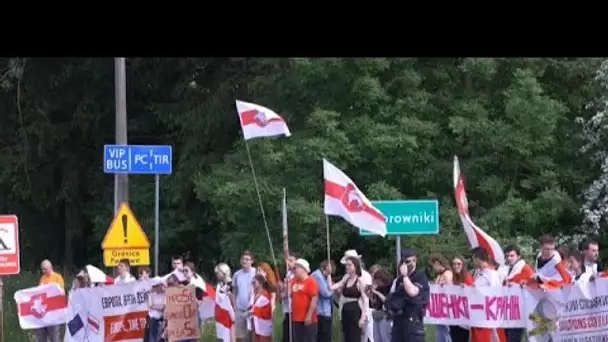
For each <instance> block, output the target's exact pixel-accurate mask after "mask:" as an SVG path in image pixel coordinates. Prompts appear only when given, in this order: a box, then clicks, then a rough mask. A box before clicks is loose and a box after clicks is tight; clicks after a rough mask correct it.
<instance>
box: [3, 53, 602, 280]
mask: <svg viewBox="0 0 608 342" xmlns="http://www.w3.org/2000/svg"><path fill="white" fill-rule="evenodd" d="M600 64H601V60H596V59H574V58H569V59H523V58H451V59H447V58H436V59H433V58H322V59H314V58H293V59H244V58H172V59H169V58H163V59H161V58H133V59H129V60H128V65H127V73H128V75H127V77H128V85H127V88H128V98H127V102H128V118H129V119H128V125H129V142H130V143H132V144H170V145H173V146H174V170H175V172H174V174H173V175H171V176H167V177H162V179H161V188H162V189H161V194H162V203H161V235H162V237H161V250H162V256H161V258H163V259H164V260H167V258H168V256H169V255H171V254H175V253H181V252H185V251H190V253H191V254H192V255H193V256H195V257H196V259H197V260H199V262H200V263H201V266H202V267H203V271H207V272H208V271H210V267H211V265H212V264H213V263H214V262H216V261H219V260H227V261H229V262H232V263H235V262H236V260H237V257H238V252H239V251H241V250H242V249H244V248H249V249H252V250H253V251H254V252H256V253H257V254H259V255H261V257H262V258H264V259H266V260H269V255H270V254H269V248H268V243H267V240H266V236H265V234H264V226H263V221H262V218H261V215H260V210H259V207H258V204H257V197H256V195H255V191H254V187H253V180H252V177H251V172H250V170H249V165H248V159H247V155H246V151H245V146H244V143H243V139H242V135H241V131H240V128H239V124H238V119H237V116H236V112H235V108H234V99H235V98H239V99H242V100H246V101H251V102H256V103H260V104H262V105H265V106H268V107H270V108H273V109H275V110H276V111H277V112H279V113H281V114H283V115H284V117H285V119H286V120H287V122H288V124H289V127H290V129H291V131H292V133H293V136H292V137H291V138H288V139H285V138H279V139H258V140H252V141H251V143H250V149H251V154H252V158H253V163H254V165H255V167H256V170H257V174H258V180H259V183H260V187H261V192H262V198H263V200H264V205H265V208H266V212H267V216H268V220H269V225H270V229H271V230H272V232H273V235H272V236H273V243H274V247H275V251H276V252H277V253H276V254H277V255H280V253H278V251H280V248H281V241H280V229H281V228H280V227H281V218H280V202H281V201H280V198H281V194H282V190H281V189H282V188H283V187H285V188H286V189H287V193H288V202H289V215H290V216H289V220H290V245H291V247H292V249H294V250H296V251H298V252H300V253H301V254H304V255H305V256H306V257H307V258H308V259H310V260H311V261H314V262H316V261H319V260H321V259H322V258H323V256H324V255H325V245H326V242H325V219H324V217H323V213H322V207H321V205H322V194H323V190H322V181H321V177H322V167H321V166H322V164H321V159H322V158H323V157H325V158H328V159H329V160H330V161H332V162H333V163H334V164H335V165H336V166H338V167H340V168H342V169H343V170H344V171H345V172H346V173H347V174H349V176H350V177H351V178H353V180H355V182H357V184H359V185H360V187H361V188H362V190H363V191H364V192H366V194H367V195H368V197H369V198H370V199H420V198H438V199H439V201H440V211H441V234H439V235H438V236H430V237H428V236H427V237H407V238H404V243H405V244H412V245H414V246H417V247H419V248H422V249H424V250H425V251H434V250H441V251H445V252H446V253H448V254H455V253H463V252H465V251H466V249H467V245H466V242H465V237H464V234H462V229H461V226H460V223H459V221H458V219H457V215H456V210H455V209H454V204H453V196H452V183H451V182H452V178H451V172H452V170H451V165H452V164H451V162H452V156H453V155H455V154H457V155H458V156H459V157H460V160H461V167H462V169H463V172H464V173H465V175H466V177H467V188H468V195H469V196H468V197H469V201H470V207H471V214H472V216H473V218H474V220H475V221H476V222H477V223H478V224H479V225H480V226H481V227H482V228H484V229H487V231H488V232H489V233H490V234H492V235H493V236H495V237H497V238H498V239H499V241H501V242H503V243H507V242H513V241H515V238H516V237H519V238H520V239H521V238H525V237H527V236H528V237H531V238H533V237H537V236H538V235H540V234H541V233H554V234H568V233H569V232H571V231H572V228H574V227H580V226H581V224H582V223H583V221H584V220H583V216H584V215H583V214H582V211H581V207H582V206H583V203H584V199H583V196H582V193H583V190H584V189H586V188H587V187H588V186H589V185H590V184H591V183H592V181H593V180H594V179H596V178H597V177H598V175H599V171H598V169H597V164H595V163H594V160H593V159H592V158H589V155H590V154H592V151H591V150H590V149H583V150H582V149H581V147H582V146H583V145H584V144H585V143H586V142H585V141H584V139H583V136H582V132H583V127H584V126H582V125H580V124H579V123H577V120H576V118H581V119H579V121H587V120H588V119H589V118H591V117H592V116H593V115H595V114H596V112H597V110H598V109H597V106H591V105H589V104H590V103H594V101H597V99H599V98H601V95H602V94H601V91H602V90H605V89H603V88H602V87H601V85H602V84H601V82H600V80H599V79H598V78H597V77H596V74H597V72H598V70H599V69H600ZM0 70H1V71H2V72H1V73H0V86H1V87H0V88H1V90H0V108H2V109H3V111H4V115H3V116H2V119H1V120H2V124H1V125H0V130H2V132H1V133H2V134H1V136H2V139H1V140H0V147H1V148H2V151H3V158H2V162H3V168H2V172H0V187H1V188H0V189H1V190H2V191H1V192H0V194H1V197H0V211H1V212H4V213H16V214H17V215H19V218H20V221H21V230H22V239H21V244H22V248H23V261H24V263H25V266H26V267H30V268H31V267H36V263H37V262H39V260H41V259H42V258H45V257H49V258H50V259H52V260H55V261H57V262H58V263H60V264H63V265H65V266H66V267H78V266H82V264H84V263H86V262H94V263H100V260H101V250H100V243H101V239H102V237H103V234H104V233H105V230H106V229H107V227H108V225H109V223H110V220H111V218H112V217H111V216H112V201H113V177H112V176H110V175H106V174H104V173H103V171H102V165H101V164H102V158H103V157H102V152H103V145H104V144H105V143H112V142H113V140H114V83H113V70H114V69H113V60H112V59H94V58H90V59H71V58H62V59H39V58H31V59H30V58H28V59H25V58H6V59H2V60H0ZM129 179H130V203H131V205H132V208H133V209H134V211H135V213H136V215H137V216H138V218H139V219H140V221H141V222H142V224H143V226H144V227H145V229H146V231H147V233H148V235H149V236H150V237H151V238H153V235H152V233H153V213H154V202H153V196H154V191H153V190H154V178H153V177H151V176H132V177H130V178H129ZM330 225H331V246H332V257H334V258H338V257H339V254H341V253H342V251H343V250H344V249H345V248H346V247H351V248H356V249H357V250H360V251H361V252H362V254H364V256H365V258H366V259H367V260H368V261H369V262H371V261H381V262H385V263H388V262H391V261H392V259H393V257H392V256H393V255H394V248H395V247H394V242H392V240H391V239H381V238H376V237H371V238H370V237H366V238H360V237H359V236H358V232H357V231H356V230H355V229H353V228H352V227H348V226H347V225H346V224H344V223H343V222H342V221H341V220H339V219H334V218H331V219H330ZM218 242H219V243H218ZM163 259H161V260H163ZM163 266H165V265H163ZM166 267H168V261H167V265H166Z"/></svg>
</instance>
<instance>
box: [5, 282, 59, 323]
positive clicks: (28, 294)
mask: <svg viewBox="0 0 608 342" xmlns="http://www.w3.org/2000/svg"><path fill="white" fill-rule="evenodd" d="M15 302H16V303H17V315H18V316H19V325H20V326H21V329H24V330H25V329H38V328H44V327H50V326H55V325H61V324H65V323H66V322H67V315H68V302H67V300H66V297H65V292H64V290H63V289H62V288H61V287H59V285H57V284H54V283H53V284H47V285H40V286H36V287H31V288H29V289H23V290H19V291H17V292H15Z"/></svg>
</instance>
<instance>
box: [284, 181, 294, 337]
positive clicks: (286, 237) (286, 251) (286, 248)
mask: <svg viewBox="0 0 608 342" xmlns="http://www.w3.org/2000/svg"><path fill="white" fill-rule="evenodd" d="M282 213H283V257H284V258H285V277H287V273H288V272H289V267H287V259H289V233H288V230H289V225H288V221H287V190H285V188H283V205H282ZM285 286H287V287H289V284H286V285H285ZM286 291H288V292H287V293H289V290H288V289H286ZM290 305H291V304H290ZM290 311H291V310H290ZM288 330H289V342H293V317H292V316H291V313H290V314H289V329H288Z"/></svg>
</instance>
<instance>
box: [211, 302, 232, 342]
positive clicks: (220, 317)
mask: <svg viewBox="0 0 608 342" xmlns="http://www.w3.org/2000/svg"><path fill="white" fill-rule="evenodd" d="M233 326H234V309H233V308H232V303H230V297H229V296H228V294H227V293H226V292H222V291H217V292H216V293H215V335H216V336H217V339H218V340H221V341H223V342H230V341H232V340H233V339H232V337H231V336H232V327H233Z"/></svg>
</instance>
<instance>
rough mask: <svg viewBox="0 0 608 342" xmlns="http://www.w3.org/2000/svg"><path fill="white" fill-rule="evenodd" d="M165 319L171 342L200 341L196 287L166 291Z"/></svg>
mask: <svg viewBox="0 0 608 342" xmlns="http://www.w3.org/2000/svg"><path fill="white" fill-rule="evenodd" d="M165 295H166V301H165V319H166V320H167V329H166V333H167V337H168V340H169V341H170V342H175V341H183V340H190V339H198V337H199V335H200V332H199V327H198V301H197V300H196V296H195V292H194V286H192V285H189V286H179V287H170V288H167V289H166V290H165Z"/></svg>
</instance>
